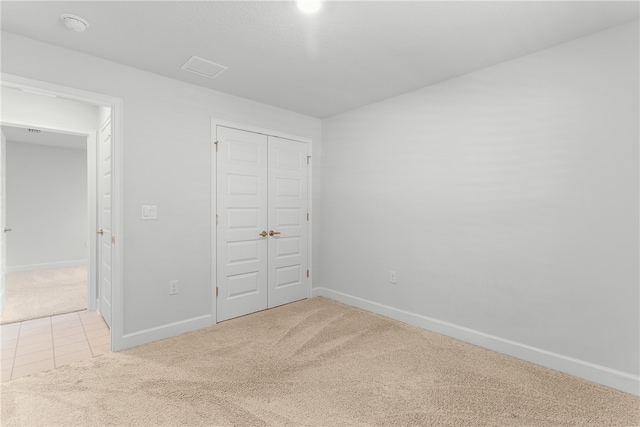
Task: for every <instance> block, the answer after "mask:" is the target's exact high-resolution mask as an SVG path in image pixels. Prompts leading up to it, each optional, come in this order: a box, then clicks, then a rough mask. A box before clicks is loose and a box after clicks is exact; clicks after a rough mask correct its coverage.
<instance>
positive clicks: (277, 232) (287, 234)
mask: <svg viewBox="0 0 640 427" xmlns="http://www.w3.org/2000/svg"><path fill="white" fill-rule="evenodd" d="M307 152H308V147H307V144H304V143H301V142H297V141H292V140H288V139H282V138H277V137H273V136H270V137H269V190H268V193H269V213H268V215H269V231H270V233H269V234H270V235H271V234H273V236H270V237H269V287H268V288H269V308H271V307H276V306H278V305H282V304H286V303H289V302H293V301H297V300H301V299H304V298H307V297H308V296H309V287H308V278H307V218H308V217H307V213H308V212H307V206H308V205H307ZM272 232H273V233H272Z"/></svg>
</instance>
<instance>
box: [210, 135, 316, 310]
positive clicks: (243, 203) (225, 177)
mask: <svg viewBox="0 0 640 427" xmlns="http://www.w3.org/2000/svg"><path fill="white" fill-rule="evenodd" d="M216 140H217V142H216V144H215V145H216V171H217V172H216V187H217V188H216V231H217V233H216V240H217V241H216V253H217V256H216V290H215V291H216V295H217V296H216V317H217V321H218V322H220V321H223V320H227V319H231V318H234V317H238V316H242V315H245V314H249V313H253V312H256V311H259V310H264V309H267V308H272V307H276V306H279V305H282V304H286V303H289V302H293V301H297V300H300V299H304V298H307V297H308V295H309V285H308V270H307V268H308V267H307V265H308V264H307V238H308V236H307V233H308V227H307V224H308V218H309V217H308V211H307V167H308V166H307V153H308V146H307V144H305V143H302V142H298V141H293V140H289V139H284V138H278V137H274V136H268V135H263V134H259V133H254V132H248V131H244V130H238V129H232V128H229V127H223V126H217V127H216Z"/></svg>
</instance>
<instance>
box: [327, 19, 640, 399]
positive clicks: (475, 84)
mask: <svg viewBox="0 0 640 427" xmlns="http://www.w3.org/2000/svg"><path fill="white" fill-rule="evenodd" d="M638 60H639V58H638V23H637V21H636V22H635V23H632V24H628V25H624V26H620V27H617V28H614V29H611V30H608V31H604V32H601V33H597V34H594V35H591V36H589V37H585V38H581V39H578V40H575V41H572V42H569V43H566V44H562V45H559V46H557V47H554V48H551V49H548V50H545V51H541V52H538V53H536V54H533V55H529V56H526V57H522V58H519V59H517V60H513V61H510V62H506V63H503V64H500V65H497V66H494V67H490V68H486V69H483V70H480V71H478V72H474V73H471V74H468V75H465V76H462V77H459V78H455V79H452V80H449V81H446V82H443V83H441V84H437V85H434V86H430V87H426V88H423V89H421V90H418V91H415V92H411V93H408V94H405V95H402V96H399V97H395V98H392V99H389V100H386V101H383V102H380V103H376V104H372V105H369V106H366V107H364V108H360V109H357V110H355V111H352V112H348V113H345V114H341V115H338V116H335V117H332V118H329V119H327V120H324V121H323V126H322V136H323V188H322V191H323V210H322V216H323V224H322V227H321V230H320V232H321V234H322V237H323V240H322V246H321V266H322V272H321V274H322V281H321V282H318V281H316V282H315V286H318V287H319V289H316V291H315V293H316V294H320V295H327V296H331V297H334V298H337V299H342V300H344V301H348V302H351V303H353V304H356V305H360V306H363V307H367V308H369V309H374V310H377V311H380V312H384V313H386V314H388V315H392V316H395V317H398V318H402V319H403V320H405V321H409V322H412V323H416V324H421V325H423V326H425V325H426V326H427V327H431V328H432V329H436V330H440V331H442V332H444V333H449V334H452V335H456V336H459V337H461V338H464V339H467V340H470V341H473V342H476V343H479V344H481V345H487V346H489V347H494V348H497V349H499V350H501V351H503V350H504V351H510V352H511V353H513V354H518V355H520V356H521V357H525V358H527V357H528V358H529V359H533V360H535V361H536V362H538V363H542V364H547V365H548V366H553V367H555V368H557V369H563V370H567V371H571V372H572V373H577V374H580V372H578V371H580V370H581V369H586V370H589V369H591V370H592V371H593V372H591V373H590V374H589V373H587V374H584V375H583V376H589V377H590V378H591V379H593V380H595V381H599V378H598V375H602V376H606V375H610V374H611V375H613V377H615V378H617V380H620V381H621V382H626V383H631V384H632V385H631V390H632V391H634V392H635V393H638V374H639V373H640V367H639V361H640V354H639V346H640V343H639V337H640V330H639V323H640V319H639V313H640V309H639V297H640V295H639V286H638V283H639V278H638V267H639V265H638V264H639V251H638V232H639V230H638V215H639V211H638V189H639V188H638V170H639V168H638V154H639V150H638V146H639V143H638V129H639V115H640V111H639V107H638V75H639V70H638ZM392 269H393V270H396V271H397V280H398V284H397V285H395V286H391V285H389V284H388V279H389V270H392ZM385 306H386V307H385ZM412 313H413V314H412ZM464 328H469V329H464ZM520 344H522V345H520ZM527 346H530V347H533V349H532V348H529V347H527ZM551 353H553V354H551ZM571 358H573V359H577V360H573V359H571ZM563 364H569V365H571V364H573V365H572V367H570V368H566V367H563ZM592 364H593V365H597V366H592ZM592 368H593V369H592ZM609 370H613V371H615V372H610V371H609ZM610 379H611V378H610ZM617 380H616V381H617ZM602 381H604V382H606V381H607V380H606V379H605V380H602ZM612 381H613V380H612ZM612 381H609V383H610V384H611V383H612ZM613 382H615V381H613ZM614 386H616V385H615V384H614Z"/></svg>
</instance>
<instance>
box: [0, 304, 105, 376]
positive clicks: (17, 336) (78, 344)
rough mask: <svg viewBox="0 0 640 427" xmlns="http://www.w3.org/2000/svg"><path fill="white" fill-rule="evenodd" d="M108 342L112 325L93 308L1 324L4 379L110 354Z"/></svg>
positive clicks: (0, 338) (0, 346)
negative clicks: (92, 309)
mask: <svg viewBox="0 0 640 427" xmlns="http://www.w3.org/2000/svg"><path fill="white" fill-rule="evenodd" d="M109 342H110V337H109V327H108V326H107V324H106V323H105V322H104V319H103V318H102V316H100V314H98V313H96V312H90V311H78V312H75V313H69V314H61V315H59V316H51V317H44V318H42V319H35V320H27V321H25V322H20V323H11V324H8V325H1V326H0V343H1V344H0V350H1V351H2V360H1V361H0V371H1V372H2V381H9V380H14V379H16V378H20V377H23V376H25V375H29V374H33V373H36V372H41V371H48V370H50V369H54V368H58V367H60V366H63V365H68V364H70V363H73V362H78V361H80V360H84V359H89V358H91V357H94V356H98V355H100V354H103V353H108V352H109V351H110V350H109Z"/></svg>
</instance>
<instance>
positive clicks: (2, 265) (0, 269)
mask: <svg viewBox="0 0 640 427" xmlns="http://www.w3.org/2000/svg"><path fill="white" fill-rule="evenodd" d="M0 133H1V134H2V142H1V143H0V144H1V147H0V240H1V241H0V314H2V312H3V311H4V301H5V281H6V271H7V236H6V234H7V231H8V230H7V228H6V227H7V191H6V190H7V179H6V178H7V140H6V139H5V137H4V133H2V132H1V131H0Z"/></svg>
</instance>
